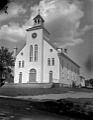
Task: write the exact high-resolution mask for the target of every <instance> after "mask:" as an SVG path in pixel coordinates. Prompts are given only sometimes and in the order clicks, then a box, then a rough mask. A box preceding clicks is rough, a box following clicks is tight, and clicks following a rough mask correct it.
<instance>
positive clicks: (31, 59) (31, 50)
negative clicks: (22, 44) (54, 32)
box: [30, 45, 33, 62]
mask: <svg viewBox="0 0 93 120" xmlns="http://www.w3.org/2000/svg"><path fill="white" fill-rule="evenodd" d="M32 61H33V45H30V62H32Z"/></svg>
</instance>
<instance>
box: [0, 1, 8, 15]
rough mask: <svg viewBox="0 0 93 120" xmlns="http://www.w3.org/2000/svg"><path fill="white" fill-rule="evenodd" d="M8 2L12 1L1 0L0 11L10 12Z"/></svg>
mask: <svg viewBox="0 0 93 120" xmlns="http://www.w3.org/2000/svg"><path fill="white" fill-rule="evenodd" d="M8 3H10V0H0V12H1V13H2V12H5V13H7V14H8V12H7V8H8Z"/></svg>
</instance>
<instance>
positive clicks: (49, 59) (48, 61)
mask: <svg viewBox="0 0 93 120" xmlns="http://www.w3.org/2000/svg"><path fill="white" fill-rule="evenodd" d="M48 65H49V66H50V58H48Z"/></svg>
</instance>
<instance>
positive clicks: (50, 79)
mask: <svg viewBox="0 0 93 120" xmlns="http://www.w3.org/2000/svg"><path fill="white" fill-rule="evenodd" d="M52 81H53V71H50V72H49V82H52Z"/></svg>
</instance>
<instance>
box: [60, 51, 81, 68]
mask: <svg viewBox="0 0 93 120" xmlns="http://www.w3.org/2000/svg"><path fill="white" fill-rule="evenodd" d="M59 55H62V56H64V57H65V58H67V59H68V60H70V61H71V62H72V63H73V64H75V65H76V66H77V67H79V68H80V66H79V65H78V64H77V63H76V62H74V61H73V60H72V59H71V58H70V57H68V56H67V55H66V54H64V53H63V52H61V53H59Z"/></svg>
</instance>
